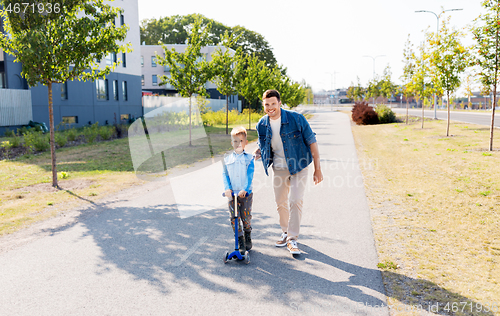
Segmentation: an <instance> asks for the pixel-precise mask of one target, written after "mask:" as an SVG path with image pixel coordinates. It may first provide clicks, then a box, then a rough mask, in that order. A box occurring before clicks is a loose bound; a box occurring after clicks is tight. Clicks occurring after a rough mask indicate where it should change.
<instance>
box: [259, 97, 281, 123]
mask: <svg viewBox="0 0 500 316" xmlns="http://www.w3.org/2000/svg"><path fill="white" fill-rule="evenodd" d="M262 103H263V105H264V112H266V114H267V115H269V118H270V119H271V120H277V119H279V118H280V116H281V101H278V98H276V97H271V98H266V99H264V100H262Z"/></svg>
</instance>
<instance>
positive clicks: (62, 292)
mask: <svg viewBox="0 0 500 316" xmlns="http://www.w3.org/2000/svg"><path fill="white" fill-rule="evenodd" d="M314 111H316V112H317V113H316V116H315V118H314V119H313V120H311V126H312V128H313V130H314V131H315V132H316V133H317V139H318V144H319V149H320V153H321V160H322V169H323V172H324V177H325V180H324V182H323V183H322V184H320V185H318V186H314V184H313V183H312V166H311V168H310V169H311V170H310V173H309V183H308V187H307V189H306V196H305V201H304V212H303V218H302V230H301V235H300V238H299V243H298V244H299V247H300V249H301V250H302V251H303V254H302V255H299V256H292V255H290V254H289V252H288V251H287V250H286V249H285V248H277V247H275V246H274V242H275V241H276V239H277V237H278V236H279V235H280V233H281V232H280V228H279V225H278V214H277V212H276V209H275V204H274V198H273V191H272V186H271V182H270V180H271V178H270V177H266V176H265V174H264V171H263V168H262V165H261V162H260V161H258V162H257V165H256V166H257V168H256V174H255V181H256V182H255V187H256V189H255V192H254V204H253V240H254V248H253V249H252V250H251V252H250V253H251V262H250V264H248V265H245V264H244V263H243V262H228V263H227V264H224V263H223V262H222V259H223V254H224V252H225V251H226V250H230V248H231V247H232V245H233V239H232V238H233V235H232V230H231V228H230V225H229V216H228V211H227V208H226V207H225V205H221V206H220V207H219V208H217V209H214V210H211V211H208V212H204V213H201V214H198V215H195V216H191V217H188V218H183V219H182V218H181V217H180V216H179V212H178V207H177V204H176V200H175V198H174V194H173V191H172V187H171V181H170V180H168V179H167V181H162V182H152V183H148V184H146V185H144V186H139V187H135V188H132V189H129V190H126V191H122V192H120V193H119V194H117V195H115V196H113V197H111V198H108V199H107V200H104V201H101V202H99V203H95V204H89V203H86V206H84V207H82V208H80V209H77V210H72V211H68V212H65V213H64V214H62V215H61V216H58V217H56V218H54V219H51V220H48V221H46V222H43V223H40V224H38V225H35V226H33V227H31V228H29V229H27V230H24V231H21V232H19V233H16V234H13V235H10V236H6V237H2V238H0V267H1V272H2V273H0V315H201V314H203V315H223V314H224V315H231V314H236V313H240V312H242V313H243V314H244V315H388V308H387V307H385V305H386V297H385V292H384V288H383V284H382V280H381V274H380V271H379V270H378V269H377V267H376V265H377V263H378V260H377V254H376V250H375V245H374V239H373V234H372V228H371V220H370V213H369V207H368V204H367V201H366V196H365V191H364V187H363V179H362V176H361V173H360V170H359V163H368V164H369V163H370V162H359V161H358V159H357V156H356V150H355V146H354V141H353V138H352V133H351V128H350V120H349V118H348V116H347V115H345V114H342V113H339V112H333V111H331V110H330V109H323V110H314ZM254 146H255V144H253V145H252V146H250V148H249V149H250V151H251V150H252V149H253V148H252V147H254ZM210 163H212V162H210V161H208V162H203V163H199V164H197V166H198V167H204V166H207V164H210ZM187 172H189V170H188V171H187ZM219 176H221V175H214V177H219ZM199 181H201V182H202V183H204V184H205V185H206V186H210V185H211V184H212V183H213V182H212V179H210V177H208V178H204V179H199ZM185 190H187V191H188V192H189V190H190V187H186V188H185ZM221 192H222V188H221ZM191 194H193V195H196V194H197V191H192V192H191ZM82 199H84V197H82ZM381 306H383V307H381Z"/></svg>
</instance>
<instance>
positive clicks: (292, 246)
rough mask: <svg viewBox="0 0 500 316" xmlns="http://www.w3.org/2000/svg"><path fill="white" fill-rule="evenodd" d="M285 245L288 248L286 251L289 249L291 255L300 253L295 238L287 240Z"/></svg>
mask: <svg viewBox="0 0 500 316" xmlns="http://www.w3.org/2000/svg"><path fill="white" fill-rule="evenodd" d="M286 247H287V248H288V251H290V253H291V254H292V255H300V250H299V247H298V246H297V242H296V241H295V240H289V241H288V242H287V244H286Z"/></svg>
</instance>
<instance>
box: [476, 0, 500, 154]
mask: <svg viewBox="0 0 500 316" xmlns="http://www.w3.org/2000/svg"><path fill="white" fill-rule="evenodd" d="M482 6H483V7H484V8H485V9H486V10H487V13H485V14H481V15H480V16H479V17H478V18H477V19H476V23H477V22H478V21H482V25H478V26H476V27H474V28H473V30H472V32H473V34H474V37H475V39H476V49H477V53H476V54H475V55H476V56H475V57H476V61H477V63H476V65H477V66H479V67H480V68H481V72H480V73H479V78H480V81H481V84H482V85H483V86H485V87H489V88H490V90H491V88H492V90H493V105H492V111H491V126H490V144H489V150H490V151H492V150H493V131H494V123H495V107H496V104H497V86H498V80H499V79H500V78H499V77H500V74H499V72H500V60H499V58H498V54H499V53H500V47H499V45H500V43H499V42H500V37H499V31H500V0H485V1H483V2H482Z"/></svg>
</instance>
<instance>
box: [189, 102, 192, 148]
mask: <svg viewBox="0 0 500 316" xmlns="http://www.w3.org/2000/svg"><path fill="white" fill-rule="evenodd" d="M189 146H192V145H191V95H190V96H189Z"/></svg>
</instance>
